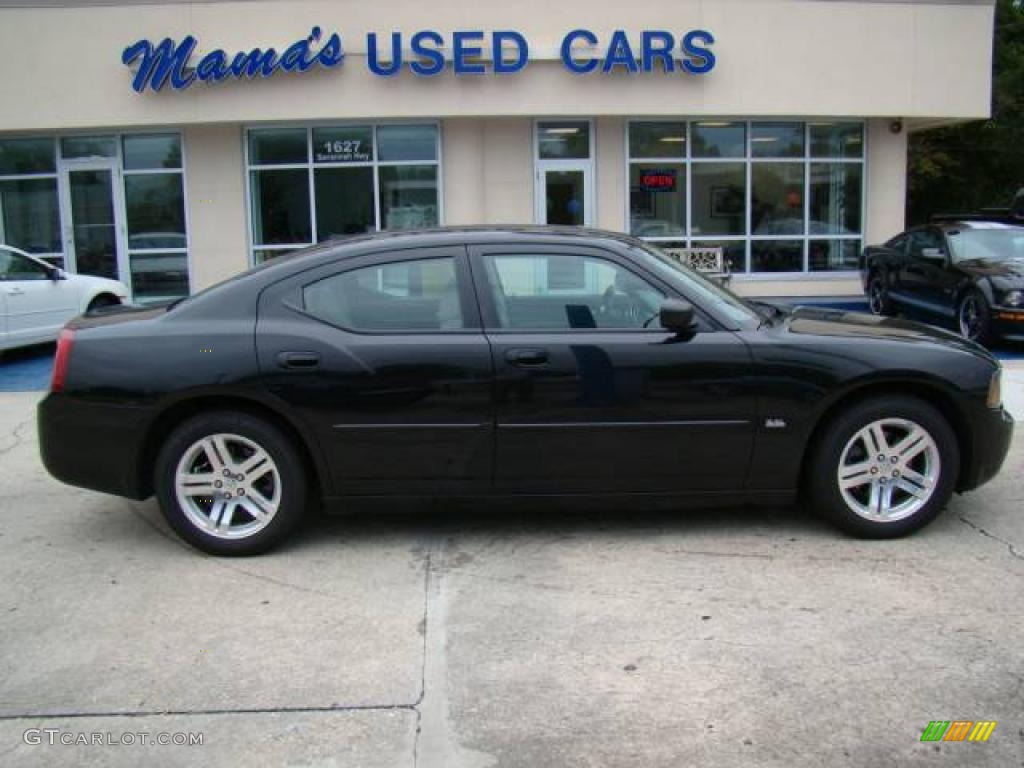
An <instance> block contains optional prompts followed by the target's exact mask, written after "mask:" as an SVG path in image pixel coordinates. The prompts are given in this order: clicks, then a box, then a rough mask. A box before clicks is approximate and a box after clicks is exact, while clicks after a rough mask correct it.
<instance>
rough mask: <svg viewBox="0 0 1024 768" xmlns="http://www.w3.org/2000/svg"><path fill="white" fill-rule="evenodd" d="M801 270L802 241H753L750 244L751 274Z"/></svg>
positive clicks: (802, 262)
mask: <svg viewBox="0 0 1024 768" xmlns="http://www.w3.org/2000/svg"><path fill="white" fill-rule="evenodd" d="M803 268H804V243H803V241H802V240H754V241H753V242H752V243H751V244H750V269H751V271H753V272H800V271H802V270H803Z"/></svg>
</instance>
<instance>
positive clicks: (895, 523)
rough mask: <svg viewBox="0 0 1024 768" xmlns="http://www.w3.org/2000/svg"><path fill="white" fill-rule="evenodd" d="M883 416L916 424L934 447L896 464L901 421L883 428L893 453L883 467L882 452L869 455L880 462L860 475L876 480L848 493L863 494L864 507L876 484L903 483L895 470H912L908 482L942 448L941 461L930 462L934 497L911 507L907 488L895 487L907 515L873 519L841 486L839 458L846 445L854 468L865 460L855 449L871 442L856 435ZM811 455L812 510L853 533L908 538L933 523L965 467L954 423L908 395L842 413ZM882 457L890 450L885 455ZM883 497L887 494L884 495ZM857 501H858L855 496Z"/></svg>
mask: <svg viewBox="0 0 1024 768" xmlns="http://www.w3.org/2000/svg"><path fill="white" fill-rule="evenodd" d="M881 420H902V421H904V422H912V423H913V424H914V425H916V426H919V427H920V428H921V429H923V430H924V432H925V433H927V435H928V436H930V437H931V440H932V445H933V446H934V449H935V450H934V451H932V450H926V451H925V452H924V453H922V454H918V455H917V456H916V457H914V458H913V459H912V461H911V463H910V464H909V465H907V466H904V465H903V464H899V463H891V459H892V455H895V453H897V451H896V450H895V448H894V446H896V445H898V443H899V440H900V439H901V437H903V436H905V433H904V432H901V427H900V426H899V424H898V422H897V423H895V424H892V423H891V424H890V425H887V426H885V427H883V433H884V434H885V436H886V438H887V440H888V439H889V438H890V437H891V439H892V445H891V446H890V453H889V454H888V457H887V459H886V461H885V462H884V466H883V463H882V462H877V461H875V460H876V459H877V458H878V457H877V456H867V457H865V458H864V459H863V463H864V464H873V465H878V466H874V467H873V468H872V469H867V468H866V469H864V470H863V472H859V473H857V475H858V476H859V477H863V478H864V479H865V480H868V481H872V482H868V483H867V484H865V485H861V486H859V487H857V488H855V489H851V490H850V491H849V493H850V494H851V495H859V496H860V498H861V499H862V500H863V503H864V504H865V506H868V505H870V504H871V499H873V498H875V497H873V496H871V495H870V494H871V491H872V488H871V487H872V485H874V483H875V482H882V483H887V484H888V483H893V482H896V483H900V482H901V481H900V480H899V479H897V480H893V476H892V474H891V472H890V469H891V470H893V471H896V472H897V474H898V470H900V469H902V470H903V472H904V473H907V475H906V477H904V478H903V482H904V484H905V483H907V482H909V480H907V478H908V477H910V475H909V472H910V471H915V472H917V471H921V472H922V474H926V473H925V472H923V471H922V470H923V462H925V461H933V462H934V458H931V459H929V458H928V456H932V457H934V455H935V453H936V452H937V458H938V461H937V463H932V464H931V467H933V468H935V469H937V477H936V478H935V479H934V482H933V484H932V487H931V495H930V496H927V500H926V501H925V502H924V503H923V504H921V505H920V507H919V508H918V509H916V510H913V511H912V512H911V511H910V510H911V509H912V507H913V505H914V503H915V502H914V501H913V500H912V497H911V496H910V495H908V494H907V493H906V491H904V490H903V489H902V488H900V487H897V488H896V490H893V491H890V494H892V496H891V498H892V499H893V501H894V503H896V502H900V500H903V499H907V500H909V504H908V507H907V508H906V509H907V512H908V514H907V516H905V517H902V518H898V519H889V520H883V519H877V518H876V519H869V517H868V516H865V515H862V514H860V513H858V512H857V511H856V510H855V509H854V508H853V507H852V506H851V505H850V504H849V503H848V502H847V500H846V499H845V498H844V496H843V492H842V491H841V490H840V487H839V484H840V481H839V469H840V462H841V461H843V459H844V452H845V451H846V450H847V446H848V445H849V446H851V447H850V454H848V455H847V457H846V458H847V459H851V458H852V460H853V466H851V464H850V463H849V462H847V463H846V464H845V465H846V466H848V467H850V468H851V469H853V468H854V466H855V465H857V464H859V463H860V462H861V458H860V456H859V455H857V453H856V451H857V450H858V449H861V448H866V443H859V442H855V436H857V435H858V433H860V432H861V430H862V429H865V428H867V427H868V426H869V425H871V424H873V423H876V422H879V421H881ZM865 452H866V451H865ZM807 455H808V456H809V461H808V464H807V466H806V467H805V470H806V472H805V475H804V489H803V490H804V494H805V498H806V500H807V501H808V502H809V504H810V507H811V509H812V510H814V511H815V512H817V513H818V514H820V515H822V516H823V517H825V518H827V519H829V520H830V521H832V522H833V523H835V524H836V525H838V526H839V527H841V528H843V529H844V530H846V531H848V532H850V533H853V534H855V535H857V536H861V537H864V538H872V539H887V538H895V537H897V536H903V535H905V534H908V533H911V532H912V531H916V530H917V529H919V528H921V527H923V526H924V525H926V524H927V523H929V522H931V521H932V520H933V519H934V518H935V517H936V516H937V515H938V514H939V512H941V511H942V509H943V508H944V507H945V506H946V503H947V502H948V501H949V497H950V495H951V494H952V493H953V490H954V488H955V487H956V481H957V475H958V474H959V470H960V448H959V444H958V443H957V438H956V433H955V432H954V431H953V428H952V427H951V426H950V424H949V422H948V421H947V420H946V419H945V417H944V416H943V415H942V414H941V413H940V412H939V411H938V410H936V409H935V408H934V407H933V406H931V405H929V404H928V403H926V402H924V401H922V400H918V399H917V398H913V397H906V396H903V395H882V396H878V397H873V398H871V399H868V400H863V401H860V402H858V403H856V404H855V405H853V406H852V407H850V408H848V409H846V410H844V411H842V412H841V413H839V414H838V415H837V416H836V417H834V418H833V419H832V421H831V422H829V423H828V424H827V425H826V426H825V428H824V430H823V431H822V432H821V434H820V436H819V438H818V439H817V440H816V441H815V444H814V445H812V446H810V449H809V450H808V454H807ZM879 455H885V454H881V453H880V454H879ZM875 470H880V471H875ZM868 473H870V474H868ZM879 490H880V491H881V492H883V493H884V490H885V487H884V486H881V487H880V489H879ZM880 495H881V493H880ZM882 498H885V497H884V496H882ZM854 500H855V501H857V499H856V498H855V499H854ZM899 506H900V504H899V503H896V509H895V510H893V511H894V512H896V515H897V516H898V515H899V514H900V513H899V512H898V511H897V510H898V508H899Z"/></svg>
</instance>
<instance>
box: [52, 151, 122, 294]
mask: <svg viewBox="0 0 1024 768" xmlns="http://www.w3.org/2000/svg"><path fill="white" fill-rule="evenodd" d="M61 176H62V179H61V181H62V185H61V186H62V187H63V200H62V203H63V216H62V219H63V222H64V247H65V253H66V254H67V259H68V267H69V268H70V270H71V271H73V272H77V273H79V274H83V275H95V276H97V277H108V278H111V279H113V280H121V281H122V282H125V283H128V282H129V281H128V279H127V277H128V272H127V269H126V267H127V265H126V263H125V261H126V259H125V257H124V248H123V247H122V244H121V240H122V237H121V236H122V233H123V231H124V227H123V224H122V221H121V217H122V213H121V212H122V211H123V206H122V205H121V196H120V184H119V183H118V172H117V165H116V160H113V159H111V160H90V161H88V162H84V163H67V164H65V165H64V167H62V169H61Z"/></svg>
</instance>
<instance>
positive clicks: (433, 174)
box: [378, 165, 438, 229]
mask: <svg viewBox="0 0 1024 768" xmlns="http://www.w3.org/2000/svg"><path fill="white" fill-rule="evenodd" d="M378 172H379V173H380V182H379V183H380V217H381V219H382V220H383V224H384V228H385V229H419V228H421V227H436V226H437V221H438V217H437V167H436V166H433V165H382V166H381V167H380V168H379V169H378Z"/></svg>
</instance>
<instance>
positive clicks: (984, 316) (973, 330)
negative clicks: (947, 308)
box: [956, 291, 992, 344]
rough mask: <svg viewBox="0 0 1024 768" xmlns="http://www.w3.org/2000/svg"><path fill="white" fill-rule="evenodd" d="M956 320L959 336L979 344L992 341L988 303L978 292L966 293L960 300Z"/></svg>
mask: <svg viewBox="0 0 1024 768" xmlns="http://www.w3.org/2000/svg"><path fill="white" fill-rule="evenodd" d="M956 316H957V320H958V321H959V322H960V334H961V335H962V336H963V337H964V338H967V339H970V340H971V341H976V342H978V343H979V344H988V343H989V342H991V341H992V318H991V313H990V312H989V309H988V302H987V301H985V297H984V296H982V295H981V294H980V293H979V292H978V291H968V292H967V293H966V294H964V297H963V298H962V299H960V306H959V307H958V308H957V313H956Z"/></svg>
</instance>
